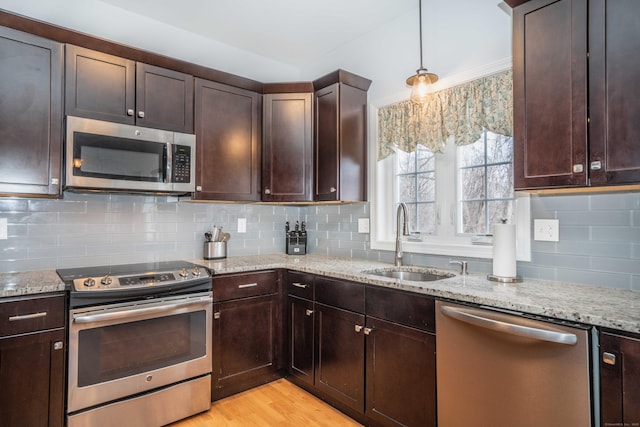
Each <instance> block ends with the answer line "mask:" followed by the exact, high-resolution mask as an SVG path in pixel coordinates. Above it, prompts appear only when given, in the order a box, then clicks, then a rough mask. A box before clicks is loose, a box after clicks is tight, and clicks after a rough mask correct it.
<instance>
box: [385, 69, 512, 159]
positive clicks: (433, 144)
mask: <svg viewBox="0 0 640 427" xmlns="http://www.w3.org/2000/svg"><path fill="white" fill-rule="evenodd" d="M378 123H379V126H380V129H379V144H378V160H381V159H384V158H386V157H388V156H389V155H391V154H393V153H394V152H395V149H396V148H399V149H401V150H403V151H405V152H412V151H414V150H415V148H416V145H418V144H419V143H420V144H422V145H423V146H425V147H427V148H428V149H430V150H432V151H434V152H442V151H443V150H444V146H445V144H446V141H447V139H448V138H449V137H453V138H454V142H455V144H456V145H467V144H472V143H474V142H475V141H477V140H478V138H480V136H481V135H482V129H483V128H486V129H487V130H489V131H491V132H494V133H499V134H502V135H508V136H511V135H512V134H513V79H512V73H511V70H508V71H504V72H501V73H498V74H493V75H490V76H486V77H482V78H480V79H477V80H473V81H471V82H468V83H465V84H462V85H459V86H454V87H451V88H448V89H444V90H441V91H439V92H434V93H433V94H431V95H430V96H429V99H428V100H427V102H425V103H424V104H423V105H419V104H415V103H413V102H411V101H409V100H407V101H402V102H398V103H396V104H392V105H388V106H386V107H382V108H380V109H379V110H378Z"/></svg>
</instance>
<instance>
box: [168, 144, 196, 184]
mask: <svg viewBox="0 0 640 427" xmlns="http://www.w3.org/2000/svg"><path fill="white" fill-rule="evenodd" d="M172 166H173V167H172V171H173V172H172V174H171V175H172V176H171V181H172V182H190V181H191V147H189V146H188V145H177V144H174V145H173V165H172Z"/></svg>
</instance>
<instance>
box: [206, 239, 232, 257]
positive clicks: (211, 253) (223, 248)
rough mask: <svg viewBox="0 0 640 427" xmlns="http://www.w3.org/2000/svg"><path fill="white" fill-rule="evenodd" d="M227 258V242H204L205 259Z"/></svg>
mask: <svg viewBox="0 0 640 427" xmlns="http://www.w3.org/2000/svg"><path fill="white" fill-rule="evenodd" d="M226 257H227V242H204V257H203V258H204V259H207V260H210V259H223V258H226Z"/></svg>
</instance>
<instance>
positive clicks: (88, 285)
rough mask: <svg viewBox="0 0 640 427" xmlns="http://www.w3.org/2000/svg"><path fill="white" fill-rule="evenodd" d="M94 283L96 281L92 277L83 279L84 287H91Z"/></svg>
mask: <svg viewBox="0 0 640 427" xmlns="http://www.w3.org/2000/svg"><path fill="white" fill-rule="evenodd" d="M95 284H96V281H95V280H94V279H92V278H91V277H89V278H88V279H87V280H85V281H84V285H85V286H86V287H89V288H90V287H91V286H94V285H95Z"/></svg>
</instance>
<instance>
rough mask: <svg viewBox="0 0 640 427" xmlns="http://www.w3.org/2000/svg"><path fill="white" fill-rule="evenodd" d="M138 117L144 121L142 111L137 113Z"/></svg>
mask: <svg viewBox="0 0 640 427" xmlns="http://www.w3.org/2000/svg"><path fill="white" fill-rule="evenodd" d="M138 117H140V118H141V119H144V111H138Z"/></svg>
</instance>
